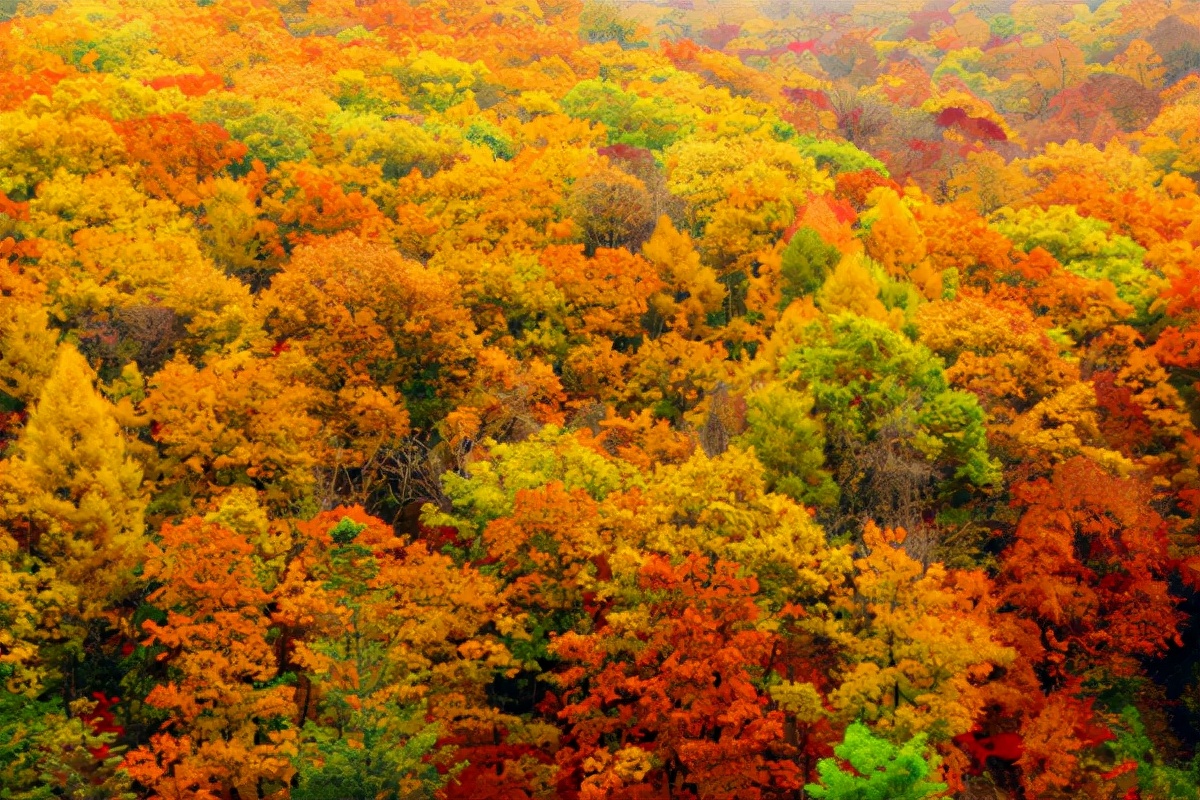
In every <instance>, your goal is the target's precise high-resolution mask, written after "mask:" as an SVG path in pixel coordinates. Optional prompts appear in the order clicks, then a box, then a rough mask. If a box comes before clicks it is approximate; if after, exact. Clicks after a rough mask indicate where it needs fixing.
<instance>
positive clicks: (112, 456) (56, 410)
mask: <svg viewBox="0 0 1200 800" xmlns="http://www.w3.org/2000/svg"><path fill="white" fill-rule="evenodd" d="M95 380H96V375H95V373H94V372H93V371H92V369H91V367H89V366H88V364H87V362H86V361H84V359H83V356H81V355H80V354H79V352H78V351H76V350H75V348H74V347H72V346H70V345H63V346H61V347H60V348H59V351H58V356H57V359H56V361H55V364H54V369H53V371H52V372H51V373H50V376H49V377H48V378H47V379H46V382H45V385H44V386H43V387H42V392H41V396H40V397H39V399H38V402H37V405H36V406H34V408H33V411H32V413H31V414H30V416H29V421H28V423H27V424H26V425H25V428H24V430H23V431H22V432H21V436H20V438H19V439H18V440H17V444H16V448H15V452H14V454H13V456H12V458H11V459H9V460H8V461H7V462H4V463H3V464H0V492H3V500H4V502H3V507H2V510H0V519H3V521H4V522H5V523H6V524H7V525H8V527H9V529H10V530H12V531H13V532H14V533H15V534H16V536H17V537H19V539H20V540H21V541H22V544H23V545H24V546H25V547H26V548H27V549H28V550H29V551H30V552H31V553H32V554H34V555H36V556H37V557H39V558H41V559H42V560H43V561H45V562H46V563H47V564H49V565H51V566H53V567H54V568H55V569H56V570H57V572H58V574H59V575H60V576H61V577H62V579H63V580H65V581H66V582H68V583H70V584H72V585H74V586H76V587H78V588H79V601H78V602H79V605H78V609H77V610H78V612H79V613H81V614H82V615H83V617H84V618H91V617H95V616H98V615H99V614H101V613H102V612H103V610H104V609H105V607H106V605H107V604H108V603H110V602H111V601H113V600H115V599H117V598H118V597H119V596H120V595H122V594H123V593H124V592H125V591H127V590H128V589H129V588H130V586H131V578H132V576H131V574H130V571H131V569H132V567H133V565H134V562H135V559H136V557H137V554H138V552H139V551H140V549H141V547H142V544H143V533H144V522H143V517H142V515H143V512H144V510H145V505H146V501H145V498H144V497H143V495H142V489H141V482H142V472H141V469H140V468H139V466H138V465H137V464H136V463H135V461H134V460H133V459H132V458H131V457H130V456H129V455H128V452H127V445H126V441H125V438H124V436H123V434H122V431H121V427H120V425H119V424H118V422H117V418H116V416H115V414H114V409H113V407H112V406H111V405H110V404H109V403H108V402H107V401H106V400H105V399H104V398H103V397H101V396H100V395H99V394H98V393H97V391H96V388H95Z"/></svg>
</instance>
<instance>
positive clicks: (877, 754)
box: [804, 722, 946, 800]
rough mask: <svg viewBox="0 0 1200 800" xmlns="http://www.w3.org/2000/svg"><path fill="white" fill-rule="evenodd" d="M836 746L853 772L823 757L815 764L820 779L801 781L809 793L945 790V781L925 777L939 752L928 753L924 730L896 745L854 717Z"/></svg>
mask: <svg viewBox="0 0 1200 800" xmlns="http://www.w3.org/2000/svg"><path fill="white" fill-rule="evenodd" d="M834 752H835V753H836V754H837V757H838V759H841V761H842V762H845V763H847V764H849V766H850V767H851V768H852V769H853V770H854V772H848V771H847V770H846V769H845V768H844V767H843V766H842V765H841V764H839V763H838V761H837V760H836V759H832V758H826V759H822V761H821V763H820V764H819V765H817V770H818V772H820V775H821V783H820V784H809V785H808V786H805V787H804V789H805V791H807V792H808V793H809V794H811V795H812V796H813V797H817V798H821V800H825V798H828V800H885V799H886V800H920V798H923V797H932V796H934V795H937V794H940V793H941V792H944V791H945V790H946V784H944V783H935V782H934V781H932V780H929V778H930V776H931V775H932V774H933V772H934V770H935V769H936V768H937V756H935V755H932V754H928V755H927V754H926V748H925V735H924V734H917V735H916V736H914V737H913V738H912V739H909V740H908V741H907V742H905V743H904V744H903V745H901V746H897V745H894V744H892V743H891V742H889V741H887V740H886V739H880V738H877V737H876V736H874V735H872V734H871V730H870V729H869V728H868V727H867V726H866V725H863V724H862V723H861V722H855V723H854V724H852V725H851V726H850V727H849V728H847V729H846V738H845V740H844V741H843V742H842V743H841V744H840V745H838V746H837V747H835V748H834Z"/></svg>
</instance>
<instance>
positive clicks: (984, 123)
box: [935, 108, 1008, 142]
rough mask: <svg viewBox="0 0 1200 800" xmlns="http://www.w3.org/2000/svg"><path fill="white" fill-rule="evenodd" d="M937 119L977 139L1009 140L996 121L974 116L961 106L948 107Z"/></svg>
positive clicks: (946, 126)
mask: <svg viewBox="0 0 1200 800" xmlns="http://www.w3.org/2000/svg"><path fill="white" fill-rule="evenodd" d="M935 121H936V122H937V124H938V125H941V126H942V127H943V128H950V127H957V128H959V129H960V130H962V131H963V132H964V133H967V134H970V135H971V136H973V137H975V138H976V139H984V140H987V141H993V142H1005V141H1008V135H1007V134H1006V133H1005V132H1004V129H1003V128H1001V127H1000V126H999V125H997V124H996V123H995V122H993V121H992V120H990V119H986V118H983V117H972V116H971V115H970V114H968V113H967V112H966V111H965V110H964V109H961V108H947V109H945V110H944V111H942V112H941V113H940V114H938V115H937V117H936V119H935Z"/></svg>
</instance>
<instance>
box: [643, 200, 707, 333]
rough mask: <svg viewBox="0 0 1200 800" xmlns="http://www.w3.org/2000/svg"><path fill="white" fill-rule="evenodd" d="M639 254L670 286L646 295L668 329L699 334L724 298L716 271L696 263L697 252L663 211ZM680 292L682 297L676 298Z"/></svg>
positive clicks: (704, 329) (688, 237) (698, 258)
mask: <svg viewBox="0 0 1200 800" xmlns="http://www.w3.org/2000/svg"><path fill="white" fill-rule="evenodd" d="M642 256H643V257H644V258H645V259H646V260H647V261H649V262H650V263H651V264H652V265H654V267H655V268H656V269H657V270H658V274H659V277H660V278H661V279H662V281H663V283H664V284H665V285H666V287H667V288H668V289H669V290H670V292H660V293H659V294H656V295H654V296H652V297H651V298H650V305H651V307H652V308H653V309H654V311H655V313H657V314H658V315H659V316H660V317H662V318H663V319H664V320H665V321H666V322H667V323H668V324H669V325H670V326H671V329H672V330H676V331H679V332H680V333H681V334H683V335H685V336H699V335H703V333H704V332H705V331H706V330H707V328H708V326H707V325H706V320H705V316H706V315H707V314H708V313H709V312H712V311H716V310H717V309H719V308H720V307H721V304H722V303H723V302H724V301H725V294H726V289H725V286H724V285H723V284H721V283H720V282H719V281H717V274H716V273H715V272H714V271H713V270H712V269H710V268H709V267H706V266H703V265H702V264H701V263H700V254H699V253H697V252H696V249H695V247H694V245H693V243H692V239H691V237H690V236H688V235H687V233H686V232H680V231H677V230H675V226H674V225H672V224H671V220H670V218H669V217H667V216H666V215H665V214H664V215H663V216H661V217H659V219H658V223H657V225H656V226H655V228H654V233H653V235H651V237H650V239H649V241H647V242H646V243H645V244H644V245H642ZM681 295H682V296H683V297H684V299H683V300H678V299H676V298H678V297H680V296H681Z"/></svg>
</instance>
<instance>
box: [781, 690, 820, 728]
mask: <svg viewBox="0 0 1200 800" xmlns="http://www.w3.org/2000/svg"><path fill="white" fill-rule="evenodd" d="M770 692H771V699H772V700H774V701H775V702H776V703H778V704H779V707H780V708H782V709H783V710H784V711H786V712H787V713H788V714H790V715H791V716H792V717H794V718H795V719H796V720H797V721H799V722H805V723H810V724H811V723H814V722H819V721H820V720H822V719H824V717H825V715H826V714H825V705H824V703H823V702H822V699H821V693H820V692H819V691H817V687H815V686H813V685H812V684H811V683H808V682H804V683H795V682H793V681H783V682H782V683H779V684H776V685H775V686H772V687H771V689H770Z"/></svg>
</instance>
